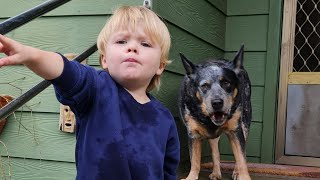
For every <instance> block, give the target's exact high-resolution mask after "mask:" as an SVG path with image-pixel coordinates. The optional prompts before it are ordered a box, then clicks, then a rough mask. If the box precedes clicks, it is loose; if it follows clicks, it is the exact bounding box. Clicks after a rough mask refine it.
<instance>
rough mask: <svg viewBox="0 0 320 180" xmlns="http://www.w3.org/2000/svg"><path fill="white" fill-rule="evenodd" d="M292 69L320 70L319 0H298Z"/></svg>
mask: <svg viewBox="0 0 320 180" xmlns="http://www.w3.org/2000/svg"><path fill="white" fill-rule="evenodd" d="M293 71H295V72H320V0H298V1H297V13H296V28H295V42H294V59H293Z"/></svg>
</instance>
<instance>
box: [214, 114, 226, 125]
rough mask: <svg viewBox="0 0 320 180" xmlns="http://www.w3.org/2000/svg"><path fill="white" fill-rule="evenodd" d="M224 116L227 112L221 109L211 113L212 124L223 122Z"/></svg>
mask: <svg viewBox="0 0 320 180" xmlns="http://www.w3.org/2000/svg"><path fill="white" fill-rule="evenodd" d="M226 117H227V114H225V113H224V112H221V111H217V112H214V113H213V114H212V115H211V121H212V123H213V124H214V125H216V126H220V125H222V124H223V123H224V122H225V120H226Z"/></svg>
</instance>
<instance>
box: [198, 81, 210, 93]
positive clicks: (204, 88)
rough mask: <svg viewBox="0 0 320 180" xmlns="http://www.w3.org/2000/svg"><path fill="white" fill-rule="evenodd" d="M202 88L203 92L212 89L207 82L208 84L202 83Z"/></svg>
mask: <svg viewBox="0 0 320 180" xmlns="http://www.w3.org/2000/svg"><path fill="white" fill-rule="evenodd" d="M200 88H201V90H202V91H205V90H208V89H209V88H210V84H209V83H207V82H206V83H202V84H201V85H200Z"/></svg>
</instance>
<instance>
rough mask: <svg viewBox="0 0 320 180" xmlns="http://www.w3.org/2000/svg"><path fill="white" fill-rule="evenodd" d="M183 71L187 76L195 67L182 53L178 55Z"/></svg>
mask: <svg viewBox="0 0 320 180" xmlns="http://www.w3.org/2000/svg"><path fill="white" fill-rule="evenodd" d="M179 55H180V57H181V61H182V64H183V67H184V69H185V70H186V73H187V75H190V74H193V73H194V70H195V65H194V64H193V63H192V62H191V61H189V60H188V59H187V58H186V57H185V56H184V55H183V54H182V53H179Z"/></svg>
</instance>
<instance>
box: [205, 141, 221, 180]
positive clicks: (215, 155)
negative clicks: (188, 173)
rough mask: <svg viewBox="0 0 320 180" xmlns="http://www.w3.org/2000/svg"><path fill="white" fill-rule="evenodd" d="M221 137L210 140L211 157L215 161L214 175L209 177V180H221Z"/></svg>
mask: <svg viewBox="0 0 320 180" xmlns="http://www.w3.org/2000/svg"><path fill="white" fill-rule="evenodd" d="M219 139H220V137H217V138H215V139H208V141H209V144H210V147H211V155H212V161H213V170H212V173H211V174H210V175H209V179H211V180H218V179H221V170H220V153H219V147H218V143H219Z"/></svg>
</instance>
